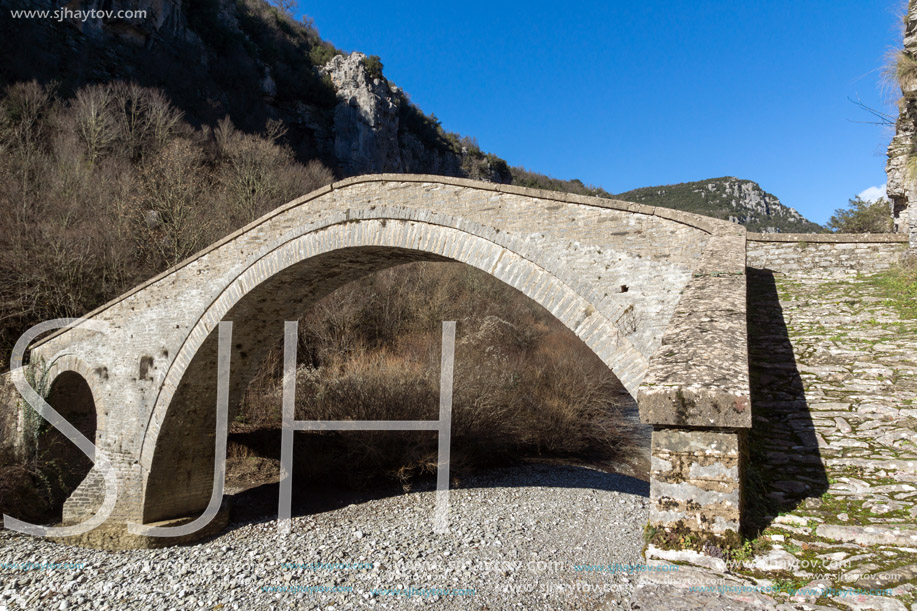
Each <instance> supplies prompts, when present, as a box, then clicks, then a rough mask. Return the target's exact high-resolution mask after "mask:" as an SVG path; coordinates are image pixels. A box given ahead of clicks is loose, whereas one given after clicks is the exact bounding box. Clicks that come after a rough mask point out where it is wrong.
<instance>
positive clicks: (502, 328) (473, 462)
mask: <svg viewBox="0 0 917 611" xmlns="http://www.w3.org/2000/svg"><path fill="white" fill-rule="evenodd" d="M442 320H456V321H458V325H457V345H456V355H455V363H456V364H455V377H454V397H453V420H452V432H453V450H452V470H453V472H455V473H456V474H457V475H462V474H466V473H469V472H471V471H473V470H475V469H478V468H480V467H484V466H492V465H498V464H506V463H511V462H514V461H518V460H522V459H528V458H536V457H541V458H557V457H562V458H571V459H580V460H591V461H595V462H599V463H601V462H606V461H610V460H614V459H616V458H618V457H620V456H621V455H622V453H624V452H627V451H629V450H631V449H632V448H633V444H634V443H636V439H635V437H634V435H633V432H634V431H633V427H632V423H631V422H630V421H628V420H627V419H626V418H625V416H624V413H623V409H624V407H625V406H626V405H628V404H629V403H628V401H627V399H626V393H625V391H624V390H623V388H622V387H621V386H620V384H619V383H618V381H617V379H616V378H615V377H614V375H613V374H612V373H611V372H610V370H609V369H608V368H607V367H606V366H605V365H604V364H603V363H602V362H601V361H600V360H599V359H598V357H596V356H595V354H593V353H592V352H591V351H590V350H589V349H588V348H587V347H586V346H585V345H584V344H583V343H582V342H581V341H580V340H579V339H578V338H576V337H575V336H574V335H573V333H572V332H570V331H569V330H567V329H566V328H564V327H563V326H562V325H561V324H560V323H559V322H558V321H557V320H556V319H554V318H553V317H552V316H551V315H550V314H549V313H548V312H547V311H545V310H543V309H542V308H540V307H539V306H537V305H536V304H535V303H534V302H532V301H531V300H529V299H528V298H527V297H525V296H523V295H522V294H520V293H518V292H517V291H515V290H514V289H512V288H510V287H508V286H506V285H504V284H502V283H501V282H499V281H498V280H496V279H494V278H491V277H490V276H488V275H486V274H485V273H483V272H480V271H478V270H475V269H473V268H470V267H467V266H464V265H462V264H458V263H414V264H410V265H405V266H401V267H399V268H395V269H391V270H386V271H384V272H380V273H378V274H375V275H373V276H371V277H369V278H365V279H363V280H361V281H358V282H355V283H352V284H351V285H348V286H346V287H343V288H342V289H339V290H338V291H336V292H335V293H333V294H331V295H329V296H328V297H327V298H325V299H324V300H323V301H322V302H320V303H319V304H318V306H317V307H316V308H314V309H313V310H312V311H311V312H309V313H308V314H307V315H306V316H305V317H304V318H303V319H302V320H301V322H300V336H301V337H300V348H299V355H300V363H299V367H298V371H297V394H296V417H297V418H298V419H309V420H351V419H353V420H426V419H436V418H438V403H439V368H440V348H441V347H440V330H441V326H440V325H441V321H442ZM280 360H281V359H280V351H279V347H278V349H275V351H274V352H273V353H272V355H271V356H270V357H269V358H268V360H267V362H266V363H265V365H264V367H263V368H262V370H261V373H260V374H259V376H258V378H257V379H256V380H255V382H254V383H253V384H252V385H251V387H250V388H249V393H248V395H247V397H246V400H245V403H244V405H243V408H242V411H241V413H240V416H239V420H240V422H244V423H245V426H244V427H241V426H239V422H237V423H236V429H235V430H242V429H244V430H246V431H250V430H251V429H252V428H262V429H274V430H276V429H277V428H279V426H280V403H281V389H280V376H281V363H280ZM296 443H297V452H298V453H299V455H300V456H301V457H302V459H301V460H299V461H298V462H297V465H296V472H297V477H298V478H299V477H303V478H305V479H309V478H313V479H325V480H331V481H335V482H338V483H340V482H342V481H348V482H350V483H351V484H353V485H354V486H360V485H363V484H365V483H367V482H370V481H379V480H381V479H385V478H388V479H397V480H399V481H401V482H402V483H403V484H405V485H407V483H408V482H409V481H410V480H411V478H412V477H414V476H416V475H419V474H423V473H432V472H433V471H434V470H435V466H436V451H437V446H436V443H437V440H436V435H435V433H430V432H419V433H391V432H366V433H362V432H361V433H357V432H346V433H339V432H329V433H309V434H304V435H302V436H301V438H300V439H298V440H297V442H296ZM264 450H268V452H267V453H264V452H263V451H264ZM273 450H276V448H262V454H263V455H265V456H272V454H270V452H271V451H273ZM305 455H308V456H307V457H306V456H305Z"/></svg>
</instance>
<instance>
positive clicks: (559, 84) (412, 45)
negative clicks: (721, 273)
mask: <svg viewBox="0 0 917 611" xmlns="http://www.w3.org/2000/svg"><path fill="white" fill-rule="evenodd" d="M904 4H905V0H831V1H826V0H818V1H814V0H793V1H790V0H766V1H763V2H762V1H760V0H757V1H748V0H728V1H727V0H665V1H663V0H642V1H641V2H633V1H628V2H621V1H618V0H609V1H606V2H579V1H576V0H569V1H567V2H539V1H533V2H502V3H501V2H477V1H471V0H466V1H464V2H448V3H447V2H424V3H385V2H382V3H380V2H378V0H375V1H374V2H367V1H364V0H349V1H348V2H320V3H314V4H311V3H305V2H300V6H299V8H298V9H297V14H298V15H302V14H307V15H309V16H311V17H312V18H313V19H314V21H315V26H316V27H317V28H318V30H319V32H320V33H321V35H322V37H323V38H325V39H326V40H329V41H331V42H333V43H334V44H335V45H337V46H338V47H339V48H342V49H344V50H347V51H361V52H364V53H366V54H368V55H371V54H374V55H379V56H380V57H381V58H382V62H383V64H384V66H385V68H384V73H385V75H386V77H387V78H388V79H389V80H390V81H392V82H393V83H395V84H397V85H398V86H400V87H402V88H403V89H404V90H405V91H407V92H408V94H409V95H410V96H411V99H412V100H413V101H414V103H416V104H417V105H418V106H419V107H420V108H421V109H423V110H424V111H425V112H427V113H435V114H436V116H437V117H438V118H439V119H440V120H441V121H442V124H443V127H444V128H445V129H447V130H449V131H454V132H459V133H461V134H463V135H467V136H474V137H476V138H477V140H478V143H479V144H480V146H481V148H482V149H484V150H485V151H488V152H492V153H495V154H497V155H499V156H500V157H502V158H504V159H506V160H507V162H508V163H509V164H510V165H521V166H525V167H526V168H528V169H530V170H534V171H537V172H542V173H545V174H548V175H551V176H555V177H558V178H579V179H580V180H582V181H583V182H585V183H587V184H594V185H599V186H602V187H604V188H605V189H607V190H609V191H611V192H613V193H618V192H622V191H626V190H629V189H633V188H636V187H643V186H649V185H657V184H671V183H677V182H684V181H691V180H702V179H705V178H713V177H717V176H738V177H740V178H746V179H750V180H754V181H756V182H758V183H760V184H761V186H762V187H763V188H764V189H765V190H767V191H769V192H771V193H773V194H774V195H776V196H777V197H779V198H780V199H781V201H782V202H783V203H784V204H786V205H788V206H792V207H794V208H796V209H797V210H799V211H800V212H801V213H802V214H803V215H805V216H806V217H808V218H810V219H811V220H813V221H816V222H819V223H823V222H825V221H826V220H827V219H828V217H829V216H830V215H831V213H832V212H833V211H834V209H836V208H839V207H844V206H845V205H846V203H847V200H848V199H849V198H851V197H853V196H854V195H856V194H858V193H860V192H863V191H864V190H866V189H869V188H870V187H881V186H882V185H883V184H884V182H885V149H886V147H887V145H888V142H889V140H890V139H891V136H892V131H891V130H890V129H889V128H884V127H880V126H876V125H866V124H863V123H857V121H870V120H871V118H870V116H869V115H867V114H866V113H865V112H863V111H862V110H860V109H858V108H857V107H856V106H855V105H854V104H852V103H851V102H850V101H848V98H855V99H857V98H858V99H860V100H862V101H863V102H864V103H866V104H868V105H869V106H872V107H875V108H879V109H882V110H885V111H886V112H889V113H892V114H893V113H894V112H895V110H894V104H893V103H894V100H895V99H896V97H897V92H896V91H895V90H894V89H893V88H891V87H888V86H886V85H883V79H882V74H881V72H882V67H883V65H884V63H885V62H886V56H887V54H888V53H889V51H890V50H892V49H895V48H897V47H898V46H899V45H900V37H901V32H900V24H901V18H900V15H901V14H902V13H903V10H904Z"/></svg>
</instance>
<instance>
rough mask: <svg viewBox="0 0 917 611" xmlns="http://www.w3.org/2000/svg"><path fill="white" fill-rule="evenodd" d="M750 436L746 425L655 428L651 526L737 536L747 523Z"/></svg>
mask: <svg viewBox="0 0 917 611" xmlns="http://www.w3.org/2000/svg"><path fill="white" fill-rule="evenodd" d="M745 437H746V435H745V431H744V430H741V429H739V430H692V429H674V428H656V429H655V430H654V431H653V441H652V455H651V466H650V525H651V526H652V527H654V528H663V529H665V528H677V529H687V530H690V531H693V532H704V533H709V534H713V535H717V536H722V537H725V538H727V539H728V538H734V537H735V535H737V534H738V533H739V532H740V531H741V524H742V500H743V499H742V485H741V483H742V481H743V475H744V470H745V458H746V456H747V452H746V449H745ZM730 531H731V532H732V535H730Z"/></svg>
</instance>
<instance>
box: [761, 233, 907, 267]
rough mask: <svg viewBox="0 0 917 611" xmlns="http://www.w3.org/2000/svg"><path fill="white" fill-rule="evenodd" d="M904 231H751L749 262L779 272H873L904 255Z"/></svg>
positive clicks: (889, 264)
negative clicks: (858, 232) (878, 232)
mask: <svg viewBox="0 0 917 611" xmlns="http://www.w3.org/2000/svg"><path fill="white" fill-rule="evenodd" d="M907 240H908V238H907V236H906V235H903V234H862V235H857V234H841V235H834V234H803V233H799V234H792V233H787V234H759V233H750V234H748V250H747V263H746V264H747V265H748V267H754V268H757V269H769V270H771V271H775V272H779V273H789V274H792V273H799V272H818V273H820V274H856V273H862V274H872V273H877V272H880V271H883V270H886V269H888V268H889V267H891V266H892V265H894V264H895V263H897V262H898V261H899V260H901V258H902V257H903V256H904V255H905V253H906V252H907V249H908V241H907Z"/></svg>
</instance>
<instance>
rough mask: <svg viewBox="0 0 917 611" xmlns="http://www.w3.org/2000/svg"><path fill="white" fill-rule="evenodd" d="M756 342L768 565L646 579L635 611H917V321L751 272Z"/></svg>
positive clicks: (756, 510)
mask: <svg viewBox="0 0 917 611" xmlns="http://www.w3.org/2000/svg"><path fill="white" fill-rule="evenodd" d="M749 338H750V341H749V352H750V357H751V359H750V360H751V380H752V399H753V405H754V415H755V423H754V427H755V429H754V433H753V434H752V435H751V436H750V438H749V452H750V463H749V483H750V486H749V487H750V494H749V498H748V499H747V503H748V506H749V518H750V520H751V521H752V524H753V526H755V527H756V531H757V532H758V533H760V536H759V537H758V541H759V544H758V546H756V547H757V549H756V550H755V551H756V552H757V553H754V554H752V553H750V554H749V555H748V559H747V560H745V561H743V562H742V563H740V564H739V565H738V566H736V565H733V566H731V567H729V570H728V571H727V570H726V563H725V562H723V561H722V560H720V559H717V558H713V557H708V556H705V557H703V558H701V559H695V562H697V561H698V560H699V561H700V562H703V563H704V564H706V565H708V568H707V569H696V570H695V569H692V571H693V572H685V573H683V575H682V577H681V582H680V583H679V584H677V585H667V584H665V583H660V582H658V579H655V580H654V578H653V577H650V576H647V577H646V578H645V579H644V584H643V585H644V587H642V588H640V590H639V591H638V594H637V596H636V597H635V599H634V601H633V604H634V608H647V609H649V608H652V607H651V605H652V602H653V600H654V599H655V600H658V601H659V602H660V604H661V603H662V601H663V597H666V596H668V597H671V596H672V595H674V594H676V593H678V592H680V593H681V596H682V598H681V599H680V600H681V602H679V603H672V602H670V601H671V600H672V599H671V598H668V599H667V600H668V601H669V602H667V605H666V606H667V607H668V608H673V609H674V608H685V609H688V608H710V609H714V608H716V609H720V608H735V609H747V608H774V609H827V608H840V609H854V610H860V609H880V610H886V609H887V610H893V611H902V610H903V611H908V610H911V611H917V321H913V320H909V321H907V320H905V321H903V320H901V319H900V318H899V317H898V315H897V314H896V313H895V311H894V310H893V309H892V308H891V307H889V306H888V305H886V303H885V300H884V299H882V298H881V297H880V296H879V294H878V290H877V289H876V288H875V287H873V286H871V285H870V284H869V283H868V282H867V281H865V280H863V279H859V278H856V277H852V276H846V277H840V278H838V277H835V278H823V277H812V276H784V275H779V274H778V275H776V276H775V275H772V274H771V273H770V272H756V271H752V272H751V273H750V274H749ZM768 548H769V549H768ZM651 555H652V550H651ZM728 573H731V575H728V576H727V574H728ZM689 577H690V579H689ZM689 581H690V583H689ZM698 584H710V585H713V586H714V587H711V588H709V591H698V589H697V587H695V591H693V592H691V591H688V592H685V586H688V587H690V586H696V585H698ZM716 584H719V585H720V587H719V589H718V591H717V588H716V587H715V586H716ZM754 588H758V589H759V590H762V589H763V590H766V589H768V588H770V589H771V590H779V591H780V593H777V594H775V593H773V592H768V593H767V594H764V593H758V592H751V591H749V590H750V589H754ZM743 589H744V590H745V591H743ZM799 589H802V590H800V591H799V592H798V593H797V594H796V595H795V596H791V595H790V594H789V593H788V592H791V591H796V590H799ZM862 592H869V593H868V594H863V593H862ZM877 594H881V595H877ZM679 604H683V606H678V605H679Z"/></svg>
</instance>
